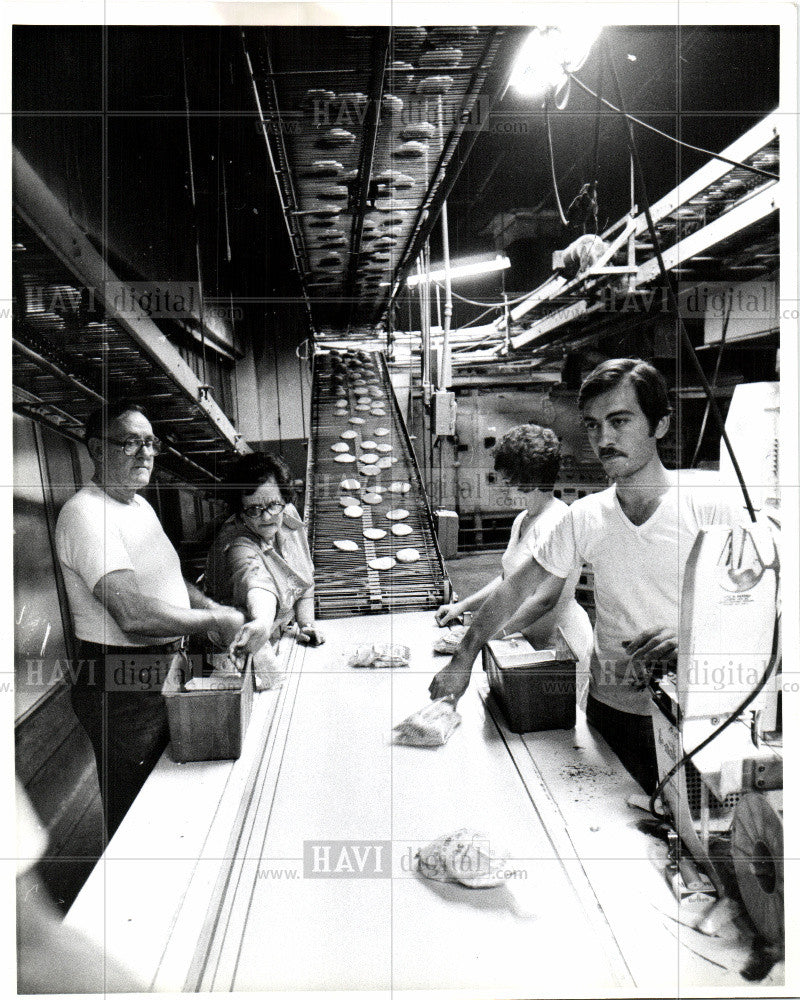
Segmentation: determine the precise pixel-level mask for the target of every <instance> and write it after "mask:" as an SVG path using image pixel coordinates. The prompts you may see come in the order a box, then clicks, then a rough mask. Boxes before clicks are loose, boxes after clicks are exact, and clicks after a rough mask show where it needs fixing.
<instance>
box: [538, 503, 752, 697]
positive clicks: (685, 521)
mask: <svg viewBox="0 0 800 1000" xmlns="http://www.w3.org/2000/svg"><path fill="white" fill-rule="evenodd" d="M732 499H734V498H733V497H731V491H730V490H728V489H726V488H719V489H716V490H715V489H714V488H713V487H706V488H704V489H703V490H702V491H701V490H698V489H697V488H696V487H678V486H674V485H673V486H671V487H670V488H669V490H668V491H667V492H666V493H665V494H664V496H663V497H662V498H661V502H660V504H659V506H658V507H657V509H656V510H655V512H654V513H653V514H652V515H651V516H650V517H649V518H648V519H647V521H645V522H644V524H640V525H635V524H633V522H632V521H630V520H629V519H628V517H627V516H626V515H625V514H624V513H623V510H622V508H621V507H620V504H619V500H618V499H617V490H616V487H615V486H612V487H611V488H610V489H607V490H603V491H602V492H601V493H594V494H591V495H590V496H587V497H583V498H581V499H580V500H576V501H575V502H574V503H573V504H572V505H571V506H570V508H569V510H568V512H567V513H566V515H565V516H564V518H563V519H562V520H561V521H559V522H558V524H556V525H555V527H554V528H553V530H552V531H551V532H550V534H549V536H548V537H547V538H545V539H544V540H543V542H542V543H541V544H540V545H539V546H538V548H537V549H536V550H535V551H534V553H533V556H534V558H535V559H536V560H537V561H538V562H539V563H540V564H541V565H542V566H543V567H544V569H546V570H547V571H548V572H549V573H553V574H554V575H555V576H560V577H566V576H568V575H569V574H570V573H572V572H573V571H574V570H575V568H576V567H579V566H581V565H582V564H583V563H586V564H587V565H588V566H590V567H591V569H592V570H593V572H594V594H595V609H596V619H595V626H594V650H593V652H592V659H591V668H590V671H591V680H590V685H589V692H590V694H591V695H592V696H593V697H594V698H596V699H597V701H600V702H603V704H605V705H609V706H610V707H611V708H615V709H618V710H619V711H622V712H630V713H633V714H636V715H649V714H650V695H649V693H648V691H647V690H644V691H637V690H635V689H634V688H633V686H632V685H631V679H632V678H631V671H630V667H629V662H628V656H627V654H626V652H625V649H624V648H623V646H622V643H623V641H626V640H630V639H633V638H634V636H636V635H638V634H639V633H640V632H643V631H645V630H646V629H653V628H670V629H672V630H673V631H674V632H675V634H676V635H677V633H678V629H679V626H680V598H681V588H682V585H683V573H684V569H685V566H686V560H687V558H688V556H689V552H690V551H691V548H692V545H693V544H694V540H695V538H696V537H697V533H698V531H699V530H700V528H702V527H704V526H706V525H712V524H738V523H740V522H741V521H742V520H743V513H742V511H741V510H740V509H739V508H737V507H735V506H733V505H732V504H731V503H730V501H731V500H732Z"/></svg>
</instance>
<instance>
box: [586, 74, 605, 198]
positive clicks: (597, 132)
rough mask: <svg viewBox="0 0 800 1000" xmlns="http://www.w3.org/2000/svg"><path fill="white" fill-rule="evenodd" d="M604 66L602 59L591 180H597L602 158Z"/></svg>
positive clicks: (598, 83)
mask: <svg viewBox="0 0 800 1000" xmlns="http://www.w3.org/2000/svg"><path fill="white" fill-rule="evenodd" d="M603 68H604V64H603V62H602V60H601V61H600V76H599V79H598V82H597V108H596V109H595V113H594V151H593V153H592V175H591V177H590V178H589V180H590V181H596V180H597V167H598V163H599V158H600V112H601V110H602V103H603V101H602V97H601V94H602V93H603Z"/></svg>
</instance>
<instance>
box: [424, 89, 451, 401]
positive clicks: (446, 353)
mask: <svg viewBox="0 0 800 1000" xmlns="http://www.w3.org/2000/svg"><path fill="white" fill-rule="evenodd" d="M437 104H438V111H439V143H440V144H441V146H442V148H443V149H444V122H443V116H442V95H441V94H439V95H438V101H437ZM442 252H443V260H444V323H443V324H442V356H441V358H440V359H439V370H438V372H437V379H436V381H437V387H438V389H439V391H440V392H441V391H442V390H444V389H446V388H447V386H448V384H449V382H450V380H451V374H450V321H451V320H452V318H453V286H452V284H451V282H450V226H449V222H448V218H447V199H446V198H445V199H444V201H443V202H442ZM428 282H429V284H430V275H429V276H428ZM436 301H437V303H438V301H439V290H438V288H437V290H436Z"/></svg>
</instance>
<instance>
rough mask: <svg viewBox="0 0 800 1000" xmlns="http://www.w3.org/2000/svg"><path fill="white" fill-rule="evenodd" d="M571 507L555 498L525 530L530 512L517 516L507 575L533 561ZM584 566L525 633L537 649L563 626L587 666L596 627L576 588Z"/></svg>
mask: <svg viewBox="0 0 800 1000" xmlns="http://www.w3.org/2000/svg"><path fill="white" fill-rule="evenodd" d="M568 510H569V507H567V505H566V504H565V503H564V501H563V500H559V499H558V497H553V498H552V499H551V500H550V501H549V502H548V504H547V506H546V507H544V509H543V510H542V511H541V512H540V513H539V515H538V516H537V517H535V518H534V519H533V520H532V521H531V522H530V523H529V524H527V525H526V526H525V530H524V532H523V531H522V522H523V521H524V520H525V515H526V514H527V513H528V512H527V511H526V510H523V511H521V512H520V513H519V514H518V515H517V516H516V517H515V518H514V523H513V524H512V525H511V536H510V538H509V540H508V545H507V547H506V550H505V552H504V553H503V557H502V559H501V561H500V562H501V565H502V567H503V577H504V578H505V577H508V576H511V574H512V573H514V572H516V570H518V569H519V568H520V567H521V566H522V565H524V564H525V563H526V562H530V560H531V558H532V556H533V554H534V552H536V550H537V549H538V548H539V545H540V544H541V542H542V541H543V540H544V539H545V538H547V536H548V535H549V534H550V532H551V531H552V529H553V528H554V527H555V525H556V524H558V523H559V521H561V520H562V518H563V517H564V515H565V514H566V513H567V511H568ZM581 569H582V567H581V566H579V567H578V568H577V569H576V570H574V571H572V572H570V573H569V574H568V576H567V580H566V583H565V584H564V589H563V590H562V592H561V597H560V598H559V599H558V603H557V604H556V606H555V607H554V608H553V610H552V611H548V612H547V614H546V615H542V617H541V618H540V619H539V620H538V621H537V622H536V623H535V625H533V626H531V628H529V629H526V631H525V635H526V637H527V638H528V639H529V640H530V641H531V643H532V644H533V645H534V646H535V647H536V648H537V649H546V648H548V647H549V646H552V645H554V644H555V642H556V641H557V633H556V627H559V628H561V630H562V631H563V633H564V637H565V638H566V640H567V642H568V643H569V645H570V646H571V648H572V650H573V652H574V653H575V654H576V656H577V658H578V661H579V663H581V665H582V667H583V669H585V668H586V667H587V666H588V660H589V655H590V653H591V648H592V626H591V623H590V621H589V616H588V615H587V614H586V612H585V611H584V610H583V608H582V607H581V606H580V604H578V602H577V601H576V600H575V587H576V586H577V583H578V578H579V577H580V575H581Z"/></svg>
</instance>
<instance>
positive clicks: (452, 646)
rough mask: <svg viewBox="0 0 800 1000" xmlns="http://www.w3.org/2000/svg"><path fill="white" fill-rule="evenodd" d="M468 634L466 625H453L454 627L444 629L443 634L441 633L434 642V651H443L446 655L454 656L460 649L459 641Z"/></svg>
mask: <svg viewBox="0 0 800 1000" xmlns="http://www.w3.org/2000/svg"><path fill="white" fill-rule="evenodd" d="M466 634H467V626H466V625H453V626H452V628H448V629H444V630H443V634H442V635H440V636H439V637H438V639H436V641H435V642H434V644H433V651H434V653H442V654H444V655H445V656H452V655H453V653H455V651H456V650H457V649H458V645H459V643H460V642H461V640H462V639H463V638H464V636H465V635H466Z"/></svg>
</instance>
